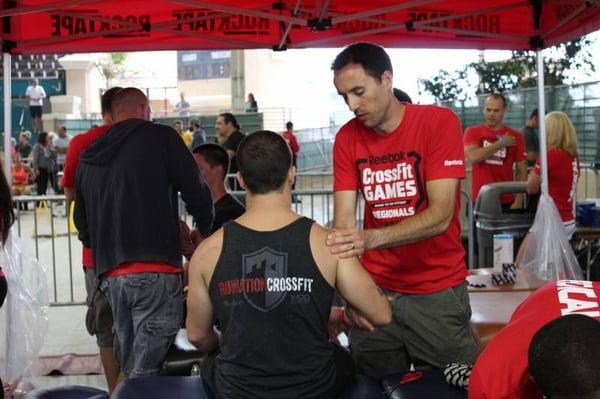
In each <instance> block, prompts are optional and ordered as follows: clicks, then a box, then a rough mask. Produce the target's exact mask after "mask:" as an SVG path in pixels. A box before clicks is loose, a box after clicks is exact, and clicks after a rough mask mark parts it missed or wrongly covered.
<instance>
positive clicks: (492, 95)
mask: <svg viewBox="0 0 600 399" xmlns="http://www.w3.org/2000/svg"><path fill="white" fill-rule="evenodd" d="M487 98H495V99H496V100H501V101H502V106H503V107H504V108H506V106H507V105H508V102H507V101H506V97H504V96H503V95H502V94H500V93H492V94H490V95H489V96H488V97H487Z"/></svg>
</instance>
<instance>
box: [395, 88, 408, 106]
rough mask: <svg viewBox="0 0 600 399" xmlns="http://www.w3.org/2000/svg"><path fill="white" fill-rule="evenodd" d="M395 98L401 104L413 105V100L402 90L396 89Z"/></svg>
mask: <svg viewBox="0 0 600 399" xmlns="http://www.w3.org/2000/svg"><path fill="white" fill-rule="evenodd" d="M393 92H394V97H396V99H397V100H398V101H400V102H403V103H409V104H412V98H410V96H409V95H408V93H406V92H405V91H404V90H400V89H397V88H395V87H394V90H393Z"/></svg>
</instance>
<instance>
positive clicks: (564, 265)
mask: <svg viewBox="0 0 600 399" xmlns="http://www.w3.org/2000/svg"><path fill="white" fill-rule="evenodd" d="M523 245H524V246H525V247H524V248H523V249H522V251H523V255H522V258H521V264H520V267H521V269H522V270H525V271H528V272H530V273H533V274H535V275H536V276H538V277H539V278H541V279H543V280H548V281H550V280H581V279H582V278H583V276H582V273H581V268H580V267H579V263H577V258H576V257H575V254H574V253H573V249H572V248H571V244H569V240H568V239H567V233H566V232H565V228H564V227H563V224H562V221H561V219H560V215H559V214H558V210H557V209H556V205H555V204H554V201H553V200H552V198H550V196H549V195H547V194H542V195H541V196H540V201H539V203H538V208H537V213H536V214H535V219H534V221H533V226H532V227H531V230H530V232H529V236H528V239H527V240H526V241H525V242H523Z"/></svg>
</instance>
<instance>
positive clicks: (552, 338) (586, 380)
mask: <svg viewBox="0 0 600 399" xmlns="http://www.w3.org/2000/svg"><path fill="white" fill-rule="evenodd" d="M529 371H530V373H531V376H532V377H533V380H534V381H535V383H536V385H537V386H538V387H539V388H540V389H541V390H542V392H543V393H544V394H545V395H546V396H550V397H553V396H554V395H556V396H565V397H572V398H579V397H581V396H583V395H587V394H590V393H593V392H595V391H598V390H600V378H599V373H600V321H598V320H595V319H593V318H591V317H588V316H584V315H577V314H571V315H567V316H562V317H559V318H557V319H554V320H552V321H551V322H549V323H548V324H546V325H545V326H544V327H542V328H541V329H540V330H539V331H538V332H537V333H536V334H535V335H534V336H533V339H532V340H531V344H530V346H529Z"/></svg>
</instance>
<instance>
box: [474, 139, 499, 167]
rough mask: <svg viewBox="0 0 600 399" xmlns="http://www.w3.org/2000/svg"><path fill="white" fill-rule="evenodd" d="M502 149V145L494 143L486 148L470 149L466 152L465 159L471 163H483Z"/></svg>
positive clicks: (497, 142)
mask: <svg viewBox="0 0 600 399" xmlns="http://www.w3.org/2000/svg"><path fill="white" fill-rule="evenodd" d="M501 148H502V143H500V141H496V142H495V143H492V144H490V145H488V146H486V147H479V148H472V149H470V150H468V151H467V158H468V159H469V161H470V162H471V163H479V162H483V161H485V160H486V159H488V158H489V157H491V156H492V155H494V154H495V153H496V152H497V151H498V150H499V149H501Z"/></svg>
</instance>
